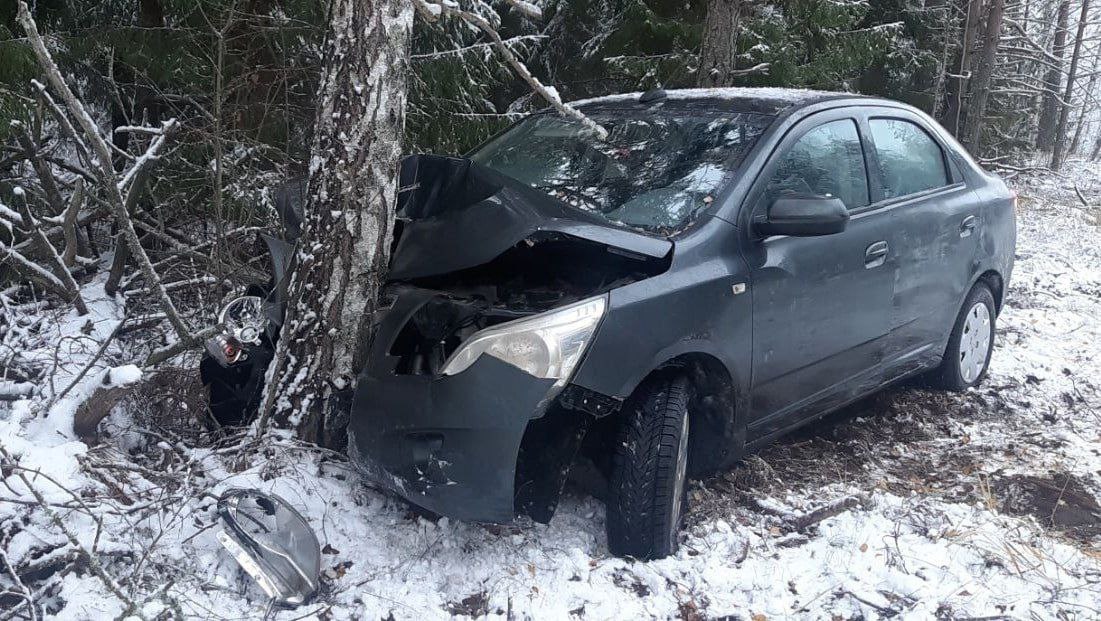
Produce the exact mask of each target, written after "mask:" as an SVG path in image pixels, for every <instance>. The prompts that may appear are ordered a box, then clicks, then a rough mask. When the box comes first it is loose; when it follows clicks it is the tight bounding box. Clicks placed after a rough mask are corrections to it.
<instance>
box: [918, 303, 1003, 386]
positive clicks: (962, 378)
mask: <svg viewBox="0 0 1101 621" xmlns="http://www.w3.org/2000/svg"><path fill="white" fill-rule="evenodd" d="M980 304H981V305H983V306H985V307H986V317H987V319H988V320H989V321H988V324H987V328H986V329H989V334H988V338H987V340H986V346H985V359H984V360H983V361H982V364H981V369H980V370H979V371H978V372H974V370H971V371H968V367H971V368H972V369H973V366H972V365H969V364H967V363H968V360H967V357H968V355H972V356H973V355H974V354H975V353H978V351H981V348H980V350H978V351H972V352H970V354H969V353H968V352H967V351H966V343H965V340H966V339H967V338H968V333H969V328H968V325H969V324H968V318H969V316H972V315H974V314H975V313H978V314H979V315H981V310H980V309H978V308H977V305H980ZM996 318H997V316H996V314H995V307H994V294H993V293H991V292H990V287H988V286H987V285H986V284H985V283H981V282H980V283H978V284H976V285H975V286H974V288H972V289H971V292H970V293H968V294H967V298H966V299H965V300H964V302H963V307H962V308H961V309H960V313H959V316H957V317H956V323H955V324H954V325H953V326H952V334H951V335H950V336H949V337H948V347H946V348H945V350H944V360H942V361H941V363H940V366H939V367H937V368H936V369H935V370H934V371H933V372H932V373H930V375H929V380H930V383H931V384H932V385H933V386H934V387H936V388H941V389H943V390H952V391H961V390H966V389H968V388H970V387H972V386H974V385H976V384H978V383H979V382H981V381H982V380H983V378H985V377H986V371H987V369H988V368H989V367H990V354H991V352H992V351H993V350H994V334H995V325H994V324H995V320H996ZM972 323H974V321H972ZM961 345H962V346H963V347H962V348H961Z"/></svg>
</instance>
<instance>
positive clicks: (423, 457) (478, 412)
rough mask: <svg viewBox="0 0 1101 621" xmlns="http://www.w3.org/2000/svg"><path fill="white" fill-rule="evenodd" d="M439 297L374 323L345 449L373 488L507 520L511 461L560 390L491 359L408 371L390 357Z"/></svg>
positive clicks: (434, 506) (415, 299)
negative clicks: (450, 368)
mask: <svg viewBox="0 0 1101 621" xmlns="http://www.w3.org/2000/svg"><path fill="white" fill-rule="evenodd" d="M438 294H439V292H432V291H426V290H419V289H415V290H412V291H406V292H404V295H398V296H397V298H396V301H395V304H394V306H393V307H392V308H390V309H389V310H387V311H386V312H385V314H384V315H383V317H382V321H381V322H380V324H379V325H378V329H377V332H376V336H375V339H374V341H373V343H372V347H371V351H370V352H369V357H368V361H367V364H366V365H365V370H364V372H363V373H362V374H361V375H360V378H359V381H358V384H357V387H356V393H355V399H354V401H353V405H352V413H351V418H350V420H349V425H348V453H349V456H350V457H351V458H352V460H353V462H355V463H356V464H357V465H358V466H359V467H360V468H361V470H362V471H363V473H364V475H365V476H366V477H367V478H368V479H370V480H371V481H373V482H374V483H376V484H379V485H381V486H383V487H385V488H387V489H389V490H392V491H394V492H396V493H397V494H399V495H400V496H402V497H404V498H405V499H406V500H408V501H410V502H412V503H413V504H416V505H418V506H420V507H423V508H425V509H428V510H430V511H432V512H435V513H440V514H443V515H447V516H450V517H453V518H456V519H461V520H468V521H477V522H495V523H504V522H509V521H511V520H512V519H513V517H514V505H515V495H516V490H515V486H516V483H515V481H516V468H517V455H518V453H519V451H520V445H521V442H522V441H523V439H524V434H525V432H526V430H527V429H528V426H529V423H530V422H531V421H532V420H533V419H538V418H540V417H542V416H543V415H544V414H545V413H546V412H547V409H548V407H550V405H551V404H552V402H553V401H554V397H555V396H556V395H557V393H558V392H559V389H560V387H561V384H560V383H558V382H556V380H554V379H542V378H538V377H534V376H532V375H529V374H528V373H525V372H524V371H521V370H520V369H518V368H516V367H515V366H512V365H510V364H507V363H505V362H502V361H500V360H498V359H496V358H493V357H491V356H480V357H479V358H478V359H477V360H476V361H475V362H474V363H473V364H471V365H470V367H469V368H467V369H465V370H464V371H462V372H461V373H458V374H456V375H442V374H436V373H429V372H421V373H410V372H408V369H405V368H403V366H404V363H403V362H402V360H401V357H400V356H398V355H395V354H394V352H393V351H391V349H392V346H393V343H394V341H395V340H396V339H397V338H398V335H399V334H400V332H401V330H402V328H403V327H405V325H406V324H407V323H408V322H409V319H410V317H412V315H413V314H414V313H415V312H416V311H417V310H418V309H419V308H420V307H421V306H423V305H424V304H426V303H429V302H430V301H431V300H433V299H438V297H439V295H438Z"/></svg>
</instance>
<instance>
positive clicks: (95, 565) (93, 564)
mask: <svg viewBox="0 0 1101 621" xmlns="http://www.w3.org/2000/svg"><path fill="white" fill-rule="evenodd" d="M20 5H21V9H22V10H25V9H26V5H25V4H23V3H22V2H20ZM0 457H3V458H4V461H5V462H8V464H10V465H11V466H17V464H16V462H15V459H14V458H13V457H12V456H11V454H10V453H8V451H7V450H6V449H5V448H4V447H3V446H0ZM11 469H12V470H13V473H14V474H15V476H17V477H19V480H20V481H21V482H22V483H23V485H24V486H25V487H26V488H27V491H28V492H30V493H31V495H32V496H34V499H35V500H36V501H38V505H39V506H40V507H41V508H42V511H44V512H45V513H46V515H47V516H48V517H49V518H50V521H52V522H53V523H54V525H55V526H57V528H58V530H60V531H61V532H62V533H63V534H64V535H65V538H66V539H68V540H69V544H70V545H72V546H73V548H74V549H76V550H77V551H78V552H79V553H80V555H81V556H82V557H83V558H84V560H85V562H87V563H88V568H89V569H91V570H92V573H93V574H94V575H95V576H96V577H97V578H99V580H100V582H102V583H103V585H104V586H105V587H107V590H108V591H110V592H111V594H112V595H114V596H115V597H117V598H118V599H119V600H120V601H121V602H122V603H123V604H125V605H126V609H125V610H124V611H123V614H122V616H123V617H125V616H127V615H134V616H136V617H138V618H139V619H144V618H145V617H144V616H142V614H141V609H140V608H138V606H137V604H135V603H134V600H132V599H130V598H129V597H127V595H126V594H125V593H123V591H122V588H121V587H119V585H118V583H116V582H115V580H114V579H113V578H111V576H110V575H108V574H107V572H106V571H104V569H103V566H102V565H100V564H99V561H98V560H96V557H95V556H93V555H92V553H91V552H89V551H88V549H87V548H85V547H84V545H83V544H82V543H80V540H79V539H77V537H76V535H75V534H74V533H73V531H71V530H70V529H69V527H68V526H66V525H65V522H64V520H62V519H61V517H60V516H59V515H58V514H57V512H56V511H54V510H53V507H51V506H50V503H48V502H47V501H46V499H45V498H44V497H43V496H42V493H41V492H39V491H38V488H36V487H35V486H34V485H32V484H31V482H30V480H29V479H28V478H27V475H25V474H24V473H23V469H22V468H11ZM32 472H34V471H32ZM74 495H75V494H74Z"/></svg>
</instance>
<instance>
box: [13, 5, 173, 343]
mask: <svg viewBox="0 0 1101 621" xmlns="http://www.w3.org/2000/svg"><path fill="white" fill-rule="evenodd" d="M16 20H17V21H18V22H19V24H20V25H21V26H22V27H23V30H24V31H25V32H26V33H27V40H28V41H29V42H30V44H31V49H32V50H34V54H35V56H36V57H37V58H38V64H39V65H40V66H41V67H42V69H43V70H44V71H45V73H46V78H47V81H48V82H49V83H50V86H52V87H53V88H54V90H55V91H57V92H58V93H59V94H60V95H61V99H62V101H63V102H64V103H65V105H66V107H68V109H69V112H70V113H71V114H72V115H73V117H75V119H76V122H77V125H79V126H80V128H81V129H82V130H83V132H84V137H85V138H87V140H88V141H89V142H90V143H91V147H92V151H93V152H94V153H95V156H96V162H95V164H96V167H97V169H98V170H99V175H98V176H99V177H100V180H101V182H102V185H103V187H104V190H105V191H106V194H107V198H108V204H109V206H110V207H111V211H112V212H113V213H114V216H115V220H116V223H117V224H118V226H119V228H120V229H121V232H122V234H123V235H124V237H125V239H126V242H127V246H128V247H129V249H130V252H131V253H132V254H133V256H134V258H135V260H136V261H137V262H138V266H139V267H140V268H141V270H142V272H143V273H144V275H145V278H146V285H147V286H149V287H152V288H153V290H154V291H155V292H156V294H157V298H158V299H159V300H160V303H161V306H162V307H164V312H165V314H166V315H167V316H168V322H169V323H170V324H171V325H172V328H173V329H174V330H175V331H176V334H177V336H178V337H179V339H180V340H181V341H183V342H185V343H188V344H190V343H192V342H194V340H195V336H193V335H192V334H191V331H190V330H189V329H188V328H187V325H186V324H184V322H183V319H182V318H181V317H180V313H179V311H177V310H176V305H175V304H174V303H173V302H172V298H171V297H169V295H168V292H167V291H165V290H164V287H163V286H162V285H161V280H160V278H159V277H158V276H157V273H156V271H155V270H154V269H153V262H152V261H150V260H149V255H148V254H147V253H146V252H145V248H143V247H142V245H141V239H140V238H139V237H138V233H137V231H136V230H135V229H134V223H133V221H132V220H131V219H130V213H129V211H130V209H132V208H133V206H134V205H135V204H136V202H137V200H138V196H139V195H140V194H141V192H142V190H143V187H142V183H141V181H142V180H143V178H144V176H145V175H146V174H147V172H148V168H149V167H150V166H151V164H152V162H153V161H155V160H156V158H157V156H158V155H159V153H160V150H161V149H162V148H163V146H164V144H165V141H166V139H167V137H168V135H169V134H170V133H171V132H172V131H173V130H174V129H175V128H176V120H175V119H169V120H168V121H165V122H164V123H162V124H161V134H160V135H158V136H157V137H156V138H155V139H154V140H153V141H152V142H151V143H150V144H149V147H148V148H147V149H146V151H145V153H144V154H142V155H141V156H139V157H138V159H137V160H136V162H135V163H134V165H133V167H132V168H131V169H130V170H128V171H127V172H126V173H125V174H124V175H123V178H122V179H121V180H120V179H119V178H118V175H116V174H115V170H114V168H113V165H112V160H111V149H110V147H108V145H107V142H106V141H105V140H104V138H103V136H101V135H100V133H99V128H98V127H97V126H96V124H95V122H94V121H93V120H92V117H91V116H90V115H89V114H88V111H87V110H86V109H85V108H84V104H82V103H81V102H80V100H79V99H77V97H76V95H75V94H74V93H73V91H72V90H71V89H70V88H69V85H68V84H66V83H65V79H64V77H63V76H62V75H61V70H60V69H58V68H57V65H56V64H55V63H54V61H53V57H52V56H51V55H50V52H49V50H47V49H46V44H45V42H44V41H43V40H42V35H41V34H39V32H38V26H37V25H36V24H35V23H34V20H33V19H32V18H31V15H30V10H29V9H28V7H27V3H26V2H24V1H23V0H19V10H18V14H17V15H16ZM56 110H57V112H59V113H60V108H59V107H58V108H56ZM62 116H64V115H62ZM59 122H61V123H62V124H63V125H64V122H63V121H59ZM74 135H75V130H74ZM127 187H128V190H127V192H126V195H125V196H124V195H123V193H122V192H123V189H124V188H127Z"/></svg>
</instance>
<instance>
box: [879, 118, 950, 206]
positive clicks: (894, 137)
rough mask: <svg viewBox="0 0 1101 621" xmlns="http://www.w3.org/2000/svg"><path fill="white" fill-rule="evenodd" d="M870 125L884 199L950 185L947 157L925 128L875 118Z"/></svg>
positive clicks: (913, 124)
mask: <svg viewBox="0 0 1101 621" xmlns="http://www.w3.org/2000/svg"><path fill="white" fill-rule="evenodd" d="M869 125H870V126H871V130H872V140H873V141H875V152H876V158H877V161H878V162H879V170H880V174H881V177H882V180H883V197H884V198H897V197H900V196H908V195H910V194H916V193H918V192H923V191H925V190H931V189H933V188H942V187H944V186H946V185H948V173H947V171H946V169H945V168H944V154H943V153H941V150H940V145H938V144H937V143H936V141H935V140H933V138H932V137H931V136H930V135H929V134H927V133H926V132H925V130H924V129H922V128H921V127H919V126H918V125H917V124H915V123H911V122H910V121H904V120H902V119H872V120H871V121H869Z"/></svg>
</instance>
